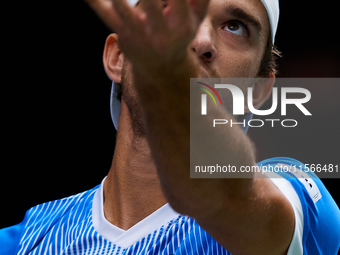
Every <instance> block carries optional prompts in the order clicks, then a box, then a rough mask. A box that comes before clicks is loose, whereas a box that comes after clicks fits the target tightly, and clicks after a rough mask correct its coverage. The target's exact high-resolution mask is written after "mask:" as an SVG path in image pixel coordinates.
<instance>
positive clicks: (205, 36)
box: [191, 20, 216, 63]
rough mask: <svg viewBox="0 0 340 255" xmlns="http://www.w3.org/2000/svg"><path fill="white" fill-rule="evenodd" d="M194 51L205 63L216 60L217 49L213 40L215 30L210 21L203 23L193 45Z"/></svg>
mask: <svg viewBox="0 0 340 255" xmlns="http://www.w3.org/2000/svg"><path fill="white" fill-rule="evenodd" d="M191 48H192V50H193V51H194V52H195V53H196V54H197V57H198V58H199V59H200V60H201V61H202V62H204V63H207V62H208V63H209V62H212V61H213V60H214V59H215V58H216V48H215V46H214V40H213V28H212V26H211V24H209V21H208V20H205V21H203V22H202V24H201V26H200V27H199V29H198V31H197V34H196V37H195V38H194V40H193V41H192V43H191Z"/></svg>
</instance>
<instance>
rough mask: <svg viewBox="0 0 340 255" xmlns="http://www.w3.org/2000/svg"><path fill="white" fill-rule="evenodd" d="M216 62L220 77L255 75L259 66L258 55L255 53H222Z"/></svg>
mask: <svg viewBox="0 0 340 255" xmlns="http://www.w3.org/2000/svg"><path fill="white" fill-rule="evenodd" d="M217 64H218V67H217V69H218V70H219V73H220V75H221V77H225V78H227V77H228V78H239V77H256V76H257V73H258V69H259V67H260V57H257V56H256V55H255V54H247V53H246V54H244V53H241V54H240V52H237V54H235V53H234V52H229V53H228V54H223V55H222V56H221V57H220V59H219V60H218V61H217Z"/></svg>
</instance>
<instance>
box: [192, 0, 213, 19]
mask: <svg viewBox="0 0 340 255" xmlns="http://www.w3.org/2000/svg"><path fill="white" fill-rule="evenodd" d="M209 2H210V0H190V5H191V6H192V9H193V12H194V13H195V15H196V16H197V17H198V19H199V21H202V20H203V19H204V17H205V15H206V14H207V11H208V7H209Z"/></svg>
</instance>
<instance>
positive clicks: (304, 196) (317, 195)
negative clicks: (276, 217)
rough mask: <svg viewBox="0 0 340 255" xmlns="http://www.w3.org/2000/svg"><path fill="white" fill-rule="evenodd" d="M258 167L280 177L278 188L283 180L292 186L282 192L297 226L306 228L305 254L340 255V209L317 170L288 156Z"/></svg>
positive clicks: (302, 232) (302, 235)
mask: <svg viewBox="0 0 340 255" xmlns="http://www.w3.org/2000/svg"><path fill="white" fill-rule="evenodd" d="M258 165H259V166H260V167H261V168H262V169H265V170H266V171H267V172H268V173H269V172H274V173H275V174H276V175H277V176H278V177H279V178H275V177H274V178H271V179H272V181H273V182H274V184H276V185H277V186H278V185H280V183H281V184H282V183H283V182H282V181H280V180H279V179H284V180H285V181H286V183H288V185H281V188H279V189H280V190H281V192H282V193H283V194H284V195H285V196H286V197H287V199H288V200H289V201H290V203H291V204H292V207H293V209H294V211H295V218H296V220H295V221H296V223H299V221H300V226H302V227H301V233H300V235H301V244H302V249H303V253H304V254H308V253H310V252H311V253H313V252H314V253H315V252H318V254H337V252H338V250H339V246H340V235H339V232H340V210H339V207H338V206H337V204H336V203H335V201H334V199H333V198H332V196H331V194H330V193H329V192H328V190H327V189H326V187H325V185H324V184H323V183H322V181H321V180H320V179H319V178H318V176H317V175H316V174H315V173H314V172H313V170H312V169H308V168H306V167H305V165H304V164H303V163H302V162H300V161H298V160H295V159H292V158H286V157H278V158H271V159H267V160H264V161H261V162H259V163H258ZM280 177H283V178H280ZM289 184H290V185H289ZM292 190H293V192H292ZM294 197H295V198H294ZM299 208H300V209H299ZM299 210H300V211H301V213H299ZM299 215H300V216H299ZM330 219H331V220H330ZM296 225H297V224H296ZM296 227H297V226H296ZM296 232H298V231H297V229H296V231H295V234H297V233H296ZM325 233H327V236H325Z"/></svg>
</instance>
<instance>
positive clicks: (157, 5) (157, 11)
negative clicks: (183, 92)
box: [140, 0, 166, 31]
mask: <svg viewBox="0 0 340 255" xmlns="http://www.w3.org/2000/svg"><path fill="white" fill-rule="evenodd" d="M140 6H141V8H142V10H144V12H145V13H146V15H147V20H148V23H149V25H150V27H151V29H153V30H156V31H157V30H159V29H162V28H163V29H164V26H165V24H166V22H165V18H164V15H163V3H162V1H161V0H144V1H141V2H140Z"/></svg>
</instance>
